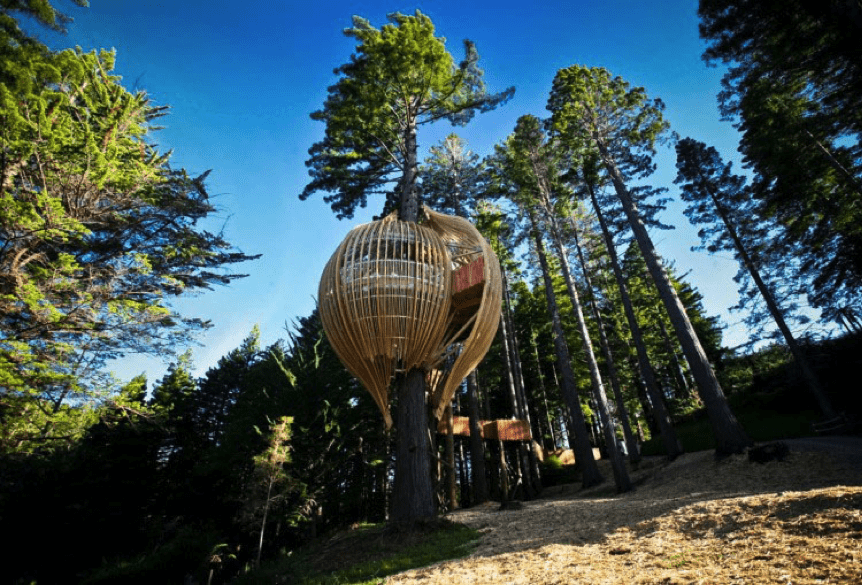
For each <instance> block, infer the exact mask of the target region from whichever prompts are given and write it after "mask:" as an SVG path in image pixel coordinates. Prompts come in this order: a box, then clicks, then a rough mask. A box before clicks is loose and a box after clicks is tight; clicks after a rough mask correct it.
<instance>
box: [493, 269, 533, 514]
mask: <svg viewBox="0 0 863 586" xmlns="http://www.w3.org/2000/svg"><path fill="white" fill-rule="evenodd" d="M501 275H502V277H503V318H504V319H503V323H504V324H505V325H506V334H507V337H508V339H509V344H508V349H509V356H510V363H511V364H512V375H513V382H514V383H515V384H514V390H515V394H514V395H513V396H512V398H513V399H514V401H513V412H514V414H515V416H516V418H517V419H521V420H523V421H526V422H527V425H528V429H530V428H531V421H530V413H529V411H528V407H527V395H526V393H525V388H524V373H523V372H522V368H521V353H520V352H519V349H518V336H516V334H515V325H514V322H513V319H512V305H511V303H510V296H509V281H508V280H507V277H506V270H505V269H504V267H503V266H501ZM518 454H519V463H520V468H521V471H522V477H523V478H524V479H525V494H526V496H527V497H528V498H534V497H536V495H537V494H538V493H539V492H540V491H541V490H542V484H541V482H540V472H539V462H538V461H537V459H536V454H535V453H534V451H533V449H532V447H531V445H530V441H529V440H528V441H520V442H519V446H518Z"/></svg>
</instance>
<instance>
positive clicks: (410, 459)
mask: <svg viewBox="0 0 863 586" xmlns="http://www.w3.org/2000/svg"><path fill="white" fill-rule="evenodd" d="M416 137H417V135H416V123H415V121H413V119H411V123H410V124H409V125H408V127H407V128H406V129H405V156H406V161H405V163H406V164H405V170H404V176H403V178H402V194H401V203H400V207H399V219H400V220H401V221H403V222H416V221H417V220H418V219H419V197H418V193H417V189H416V180H417V142H416ZM396 384H397V386H398V391H397V392H398V420H397V423H396V425H397V426H398V430H397V449H396V466H395V479H394V486H393V499H392V514H391V515H390V520H391V522H393V523H396V524H409V523H413V522H415V521H417V520H419V519H422V518H425V517H433V516H434V515H435V513H436V511H435V502H434V486H433V483H432V475H431V451H430V450H431V446H430V445H429V429H428V416H427V407H426V391H425V373H424V372H423V371H422V370H421V369H419V368H413V369H411V370H410V371H409V372H408V373H406V374H404V375H402V376H399V377H397V380H396Z"/></svg>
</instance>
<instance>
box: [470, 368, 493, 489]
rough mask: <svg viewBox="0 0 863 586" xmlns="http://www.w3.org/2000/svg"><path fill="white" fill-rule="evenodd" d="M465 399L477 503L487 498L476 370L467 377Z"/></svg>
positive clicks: (472, 475)
mask: <svg viewBox="0 0 863 586" xmlns="http://www.w3.org/2000/svg"><path fill="white" fill-rule="evenodd" d="M467 399H468V409H469V415H470V467H471V479H472V481H473V495H474V500H473V502H471V505H478V504H480V503H484V502H485V501H487V500H488V484H487V483H486V480H485V448H484V447H483V441H482V431H481V430H480V427H479V422H480V418H479V400H478V399H477V384H476V370H474V371H472V372H471V373H470V374H469V375H468V377H467Z"/></svg>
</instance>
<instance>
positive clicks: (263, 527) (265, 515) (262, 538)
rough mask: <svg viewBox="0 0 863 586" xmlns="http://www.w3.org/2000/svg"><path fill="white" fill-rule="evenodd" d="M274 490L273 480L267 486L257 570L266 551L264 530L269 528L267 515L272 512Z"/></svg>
mask: <svg viewBox="0 0 863 586" xmlns="http://www.w3.org/2000/svg"><path fill="white" fill-rule="evenodd" d="M272 490H273V479H272V478H270V483H269V484H268V485H267V500H266V502H265V503H264V518H263V520H261V535H260V536H259V537H258V555H257V556H256V557H255V568H260V567H261V552H262V551H263V549H264V529H265V528H266V527H267V513H268V512H269V510H270V494H272Z"/></svg>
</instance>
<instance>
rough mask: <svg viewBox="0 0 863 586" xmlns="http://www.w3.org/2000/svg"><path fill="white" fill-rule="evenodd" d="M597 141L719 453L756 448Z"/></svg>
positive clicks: (618, 175)
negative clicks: (694, 386)
mask: <svg viewBox="0 0 863 586" xmlns="http://www.w3.org/2000/svg"><path fill="white" fill-rule="evenodd" d="M594 140H595V142H596V145H597V147H598V149H599V154H600V156H601V157H602V161H603V164H604V165H605V168H606V170H607V171H608V173H609V175H610V176H611V180H612V183H613V184H614V189H615V192H616V193H617V197H618V199H620V203H621V205H622V206H623V211H624V213H625V214H626V218H627V220H628V222H629V225H630V227H631V228H632V232H633V233H634V235H635V241H636V242H637V243H638V247H639V248H640V249H641V254H642V255H643V256H644V260H645V262H646V263H647V269H648V270H649V271H650V275H651V276H652V277H653V281H654V283H655V284H656V288H657V290H658V291H659V296H660V298H661V299H662V303H663V305H665V310H666V311H667V312H668V315H669V317H670V318H671V324H672V326H674V331H675V333H676V334H677V338H678V339H679V340H680V345H681V346H682V347H683V354H684V355H685V356H686V360H687V362H689V366H690V367H691V368H692V374H693V376H694V377H695V382H696V384H697V385H698V390H699V393H700V395H701V399H702V400H703V401H704V406H705V408H706V409H707V414H708V417H709V418H710V425H711V428H712V429H713V435H714V437H715V439H716V451H717V453H718V454H720V455H725V454H737V453H740V452H742V451H743V450H744V449H746V448H747V447H749V446H751V445H752V440H751V439H750V438H749V436H748V435H746V431H745V430H744V429H743V426H742V425H740V423H739V422H738V421H737V418H736V417H735V416H734V413H732V412H731V409H730V408H729V406H728V402H727V401H726V399H725V394H724V393H723V392H722V387H721V386H720V385H719V381H718V380H717V379H716V374H715V373H714V372H713V368H712V367H711V366H710V362H709V361H708V360H707V355H706V354H705V352H704V348H702V346H701V342H700V341H699V340H698V336H697V335H696V334H695V330H694V329H693V327H692V323H691V322H690V321H689V317H688V316H687V315H686V310H685V309H684V307H683V304H682V303H681V302H680V298H679V297H678V296H677V292H676V291H675V290H674V287H673V286H672V285H671V281H670V280H669V278H668V275H667V274H666V272H665V269H663V267H662V262H661V261H660V259H659V255H658V254H657V252H656V249H655V247H654V246H653V241H652V240H651V238H650V235H649V234H648V233H647V228H646V227H645V226H644V222H642V221H641V216H640V215H639V212H638V208H637V206H636V205H635V201H633V199H632V197H631V196H630V195H629V191H628V190H627V189H626V185H625V184H624V181H623V176H622V175H621V173H620V171H619V170H618V169H617V165H616V164H615V162H614V160H613V159H612V157H611V154H610V153H609V152H608V148H607V147H606V146H605V143H604V142H603V140H602V139H601V138H599V137H597V136H594Z"/></svg>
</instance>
